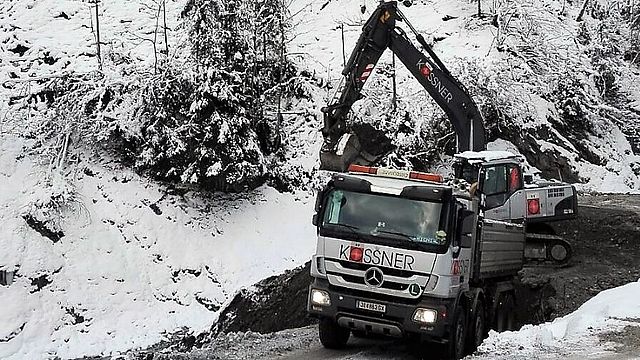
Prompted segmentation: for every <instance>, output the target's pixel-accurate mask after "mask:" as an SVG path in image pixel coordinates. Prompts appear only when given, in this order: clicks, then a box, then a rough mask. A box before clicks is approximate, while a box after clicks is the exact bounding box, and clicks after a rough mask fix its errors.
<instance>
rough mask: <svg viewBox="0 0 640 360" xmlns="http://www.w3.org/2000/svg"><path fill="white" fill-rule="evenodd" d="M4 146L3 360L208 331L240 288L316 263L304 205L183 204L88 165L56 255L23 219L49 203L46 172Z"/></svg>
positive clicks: (283, 200) (65, 216)
mask: <svg viewBox="0 0 640 360" xmlns="http://www.w3.org/2000/svg"><path fill="white" fill-rule="evenodd" d="M1 140H2V141H0V150H1V153H2V157H0V184H2V192H0V222H1V223H2V224H3V226H2V228H1V229H0V248H2V249H3V251H2V252H0V268H2V269H6V270H11V269H18V275H19V277H18V278H17V279H16V282H15V283H14V284H12V285H11V286H9V287H0V303H2V304H4V305H3V306H2V307H0V319H2V326H0V339H10V340H8V341H6V342H4V341H3V342H0V358H3V359H27V358H29V359H37V358H45V357H49V356H53V355H55V356H59V357H61V358H75V357H82V356H89V355H113V354H117V353H121V352H125V351H127V350H129V349H134V348H143V347H146V346H150V345H153V344H155V343H157V342H159V341H160V340H162V339H163V336H164V335H166V334H169V333H172V332H175V331H177V330H179V329H180V328H182V327H187V328H189V329H190V331H193V332H195V333H198V332H201V331H205V330H208V328H209V327H210V326H211V325H212V324H213V322H214V321H215V319H216V317H217V314H218V311H217V310H216V309H217V308H219V307H220V306H222V305H223V304H224V303H225V302H226V301H228V300H229V299H230V297H232V296H233V295H234V294H235V292H236V291H238V290H239V289H240V288H242V287H245V286H250V285H252V284H254V283H255V282H257V281H259V280H261V279H263V278H265V277H267V276H271V275H274V274H278V273H281V272H283V271H284V270H286V269H289V268H293V267H295V266H298V265H299V264H302V263H304V262H306V261H307V260H308V259H309V258H310V257H311V254H312V253H313V250H314V246H315V240H314V237H313V234H314V233H315V232H314V229H313V226H312V225H311V215H312V212H313V200H312V198H311V196H310V194H308V193H304V192H300V193H293V194H281V193H278V192H277V191H275V190H274V189H272V188H268V187H263V188H259V189H257V190H256V191H253V192H250V193H247V194H244V195H242V196H236V197H234V196H223V195H214V196H213V197H211V196H210V195H207V194H201V193H198V192H195V191H190V192H187V193H186V194H184V196H182V197H181V196H177V195H170V194H167V191H168V189H167V188H164V187H162V186H160V185H155V184H152V183H149V182H148V180H145V179H144V178H140V177H139V176H137V175H136V174H134V173H132V172H130V171H129V170H126V169H121V168H111V167H110V166H107V165H96V164H91V165H87V166H88V167H89V168H90V171H89V172H88V173H92V174H95V175H93V176H89V175H86V173H85V174H83V175H80V174H78V175H77V180H76V182H75V190H76V191H77V198H76V200H75V201H74V202H73V203H72V204H71V209H68V210H65V211H63V212H62V214H61V215H60V217H61V224H62V226H61V228H62V230H63V231H64V233H65V236H64V237H62V239H61V240H60V241H59V242H57V243H53V242H52V241H51V240H49V239H48V238H45V237H43V236H41V235H40V234H38V233H37V232H35V231H34V230H33V229H31V228H29V227H28V226H27V224H26V223H25V221H24V220H23V219H22V217H21V216H22V214H23V213H24V212H25V211H26V208H25V205H26V204H29V203H31V202H32V201H33V199H38V198H47V196H49V192H47V190H49V189H50V187H48V186H45V185H44V184H43V179H44V178H46V176H47V170H46V168H44V167H42V166H40V165H38V164H37V163H36V162H35V161H34V159H33V158H32V156H30V155H29V154H28V153H27V151H26V149H28V145H29V144H28V142H25V141H24V140H20V139H16V138H7V137H3V138H1ZM16 158H19V159H20V160H16ZM53 181H54V183H56V182H62V181H64V180H63V179H57V180H56V178H54V180H53ZM56 186H62V187H64V186H67V185H65V184H60V183H58V184H57V185H56ZM54 188H55V187H54ZM154 204H155V206H151V205H154ZM158 212H161V214H157V213H158ZM45 274H46V275H47V276H48V279H49V280H51V284H49V285H47V286H45V287H43V288H42V289H41V290H39V291H36V289H35V286H33V285H32V284H31V279H33V278H36V277H38V276H41V275H45ZM205 305H210V306H211V307H212V308H211V309H212V310H213V311H210V310H209V309H207V307H206V306H205ZM72 309H73V310H72ZM72 312H75V313H77V314H80V315H82V316H83V317H84V318H85V320H84V322H78V323H76V321H74V319H73V317H72V315H71V313H72ZM20 329H22V330H20Z"/></svg>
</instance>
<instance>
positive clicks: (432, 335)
mask: <svg viewBox="0 0 640 360" xmlns="http://www.w3.org/2000/svg"><path fill="white" fill-rule="evenodd" d="M311 289H318V290H323V291H326V292H328V293H329V297H330V299H331V305H329V306H318V305H314V304H312V303H311V299H310V298H309V299H307V311H308V312H309V314H310V315H311V316H314V317H318V318H321V317H326V318H330V319H332V320H334V321H336V322H337V323H338V324H339V325H340V326H342V327H346V328H350V329H352V330H359V331H363V332H367V333H375V334H382V335H387V336H394V337H401V336H407V335H410V334H420V335H421V336H423V337H425V338H427V339H429V340H432V341H442V339H443V338H445V336H446V335H447V328H448V325H449V317H450V316H451V315H453V311H452V309H453V306H454V300H453V299H437V298H425V297H423V298H421V299H420V300H418V301H415V302H413V303H405V302H402V300H401V299H399V300H398V301H395V300H394V299H381V298H375V297H372V296H375V295H374V294H369V295H367V294H364V293H363V294H359V293H357V292H352V291H350V290H349V289H342V288H334V287H332V286H330V285H329V282H328V281H327V280H324V279H315V281H314V282H313V283H312V284H311V286H310V287H309V296H310V294H311ZM358 300H360V301H366V302H371V303H375V304H381V305H385V306H386V311H385V313H384V314H383V313H378V312H375V311H371V310H363V309H359V308H357V307H356V301H358ZM417 308H427V309H433V310H436V311H437V312H438V316H437V319H436V322H435V323H433V324H420V323H417V322H415V321H413V314H414V312H415V310H416V309H417Z"/></svg>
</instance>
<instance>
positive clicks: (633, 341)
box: [600, 321, 640, 356]
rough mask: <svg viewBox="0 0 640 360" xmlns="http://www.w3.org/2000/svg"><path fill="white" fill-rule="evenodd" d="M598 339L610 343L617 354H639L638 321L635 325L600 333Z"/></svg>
mask: <svg viewBox="0 0 640 360" xmlns="http://www.w3.org/2000/svg"><path fill="white" fill-rule="evenodd" d="M600 341H601V342H604V343H610V344H611V345H612V347H613V350H614V351H615V352H616V353H618V354H623V355H635V356H637V355H638V354H640V321H639V322H638V324H637V325H627V326H625V327H624V329H622V330H621V331H612V332H608V333H605V334H602V335H600Z"/></svg>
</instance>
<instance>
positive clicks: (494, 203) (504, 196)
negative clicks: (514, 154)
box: [481, 164, 524, 209]
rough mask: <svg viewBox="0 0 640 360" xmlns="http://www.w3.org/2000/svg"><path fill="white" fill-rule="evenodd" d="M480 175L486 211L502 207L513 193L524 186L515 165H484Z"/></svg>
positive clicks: (520, 173)
mask: <svg viewBox="0 0 640 360" xmlns="http://www.w3.org/2000/svg"><path fill="white" fill-rule="evenodd" d="M482 173H483V174H482V175H481V176H482V177H483V179H482V180H483V181H482V193H483V194H485V195H486V203H485V207H486V209H493V208H496V207H498V206H502V205H504V203H505V202H506V201H507V200H508V199H509V197H510V196H511V195H512V194H513V193H515V192H516V191H518V190H520V189H522V187H523V186H524V184H523V181H522V171H521V170H520V167H519V166H518V165H516V164H500V165H486V166H484V169H483V172H482Z"/></svg>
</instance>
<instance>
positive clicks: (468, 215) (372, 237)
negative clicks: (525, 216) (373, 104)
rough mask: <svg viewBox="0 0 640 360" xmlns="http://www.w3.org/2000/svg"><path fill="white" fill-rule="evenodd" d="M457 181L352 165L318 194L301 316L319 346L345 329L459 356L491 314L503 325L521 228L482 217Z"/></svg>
mask: <svg viewBox="0 0 640 360" xmlns="http://www.w3.org/2000/svg"><path fill="white" fill-rule="evenodd" d="M464 184H465V183H463V182H457V181H456V182H451V183H445V182H443V179H442V177H441V176H439V175H434V174H425V173H418V172H409V171H402V170H390V169H383V168H372V167H364V166H357V165H355V166H354V165H352V166H351V167H350V172H349V173H348V174H336V175H335V176H334V177H333V179H332V180H331V181H330V182H329V183H328V184H327V186H326V187H325V188H324V189H323V191H321V192H320V193H319V194H318V198H317V202H316V215H314V225H316V227H317V236H318V240H317V248H316V254H315V255H314V256H313V260H312V266H311V275H312V277H313V279H314V281H313V283H312V285H311V287H310V291H309V299H308V311H309V313H310V314H311V315H312V316H316V317H318V318H319V319H320V340H321V341H322V343H323V344H324V345H325V346H326V347H329V348H337V347H341V346H343V345H344V344H345V343H346V342H347V340H348V338H349V334H350V332H352V331H353V332H356V333H359V334H366V333H376V334H381V335H387V336H395V337H411V338H416V341H420V342H422V341H423V340H424V341H428V342H431V343H439V344H442V345H443V346H444V348H445V349H446V351H447V354H448V355H449V356H450V357H452V358H460V357H462V356H463V355H464V354H465V353H466V352H467V351H471V350H473V349H475V347H477V345H478V344H479V343H480V342H481V341H482V339H483V338H484V336H485V333H486V331H487V329H488V328H489V326H488V325H491V326H493V327H496V326H495V323H496V314H498V313H502V314H503V315H504V316H503V318H501V323H502V324H501V325H500V326H502V328H505V326H507V322H508V321H507V319H509V317H508V316H507V315H509V313H510V312H512V311H511V310H510V309H508V308H506V307H509V306H511V307H513V304H514V297H513V284H512V281H513V277H514V276H515V275H516V274H517V272H518V271H519V270H520V269H521V268H522V265H523V252H524V241H525V233H524V229H523V227H522V226H521V225H517V224H511V223H504V222H500V221H494V220H485V219H483V216H482V213H481V211H480V210H479V208H478V201H477V199H475V198H472V197H471V196H470V194H469V191H468V187H467V186H465V185H464ZM500 304H502V305H500ZM505 306H506V307H505ZM499 307H501V310H502V311H498V310H499V309H498V308H499ZM505 316H506V317H505ZM510 319H511V320H512V317H511V318H510ZM476 322H478V324H476ZM425 349H430V347H426V348H425Z"/></svg>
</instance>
